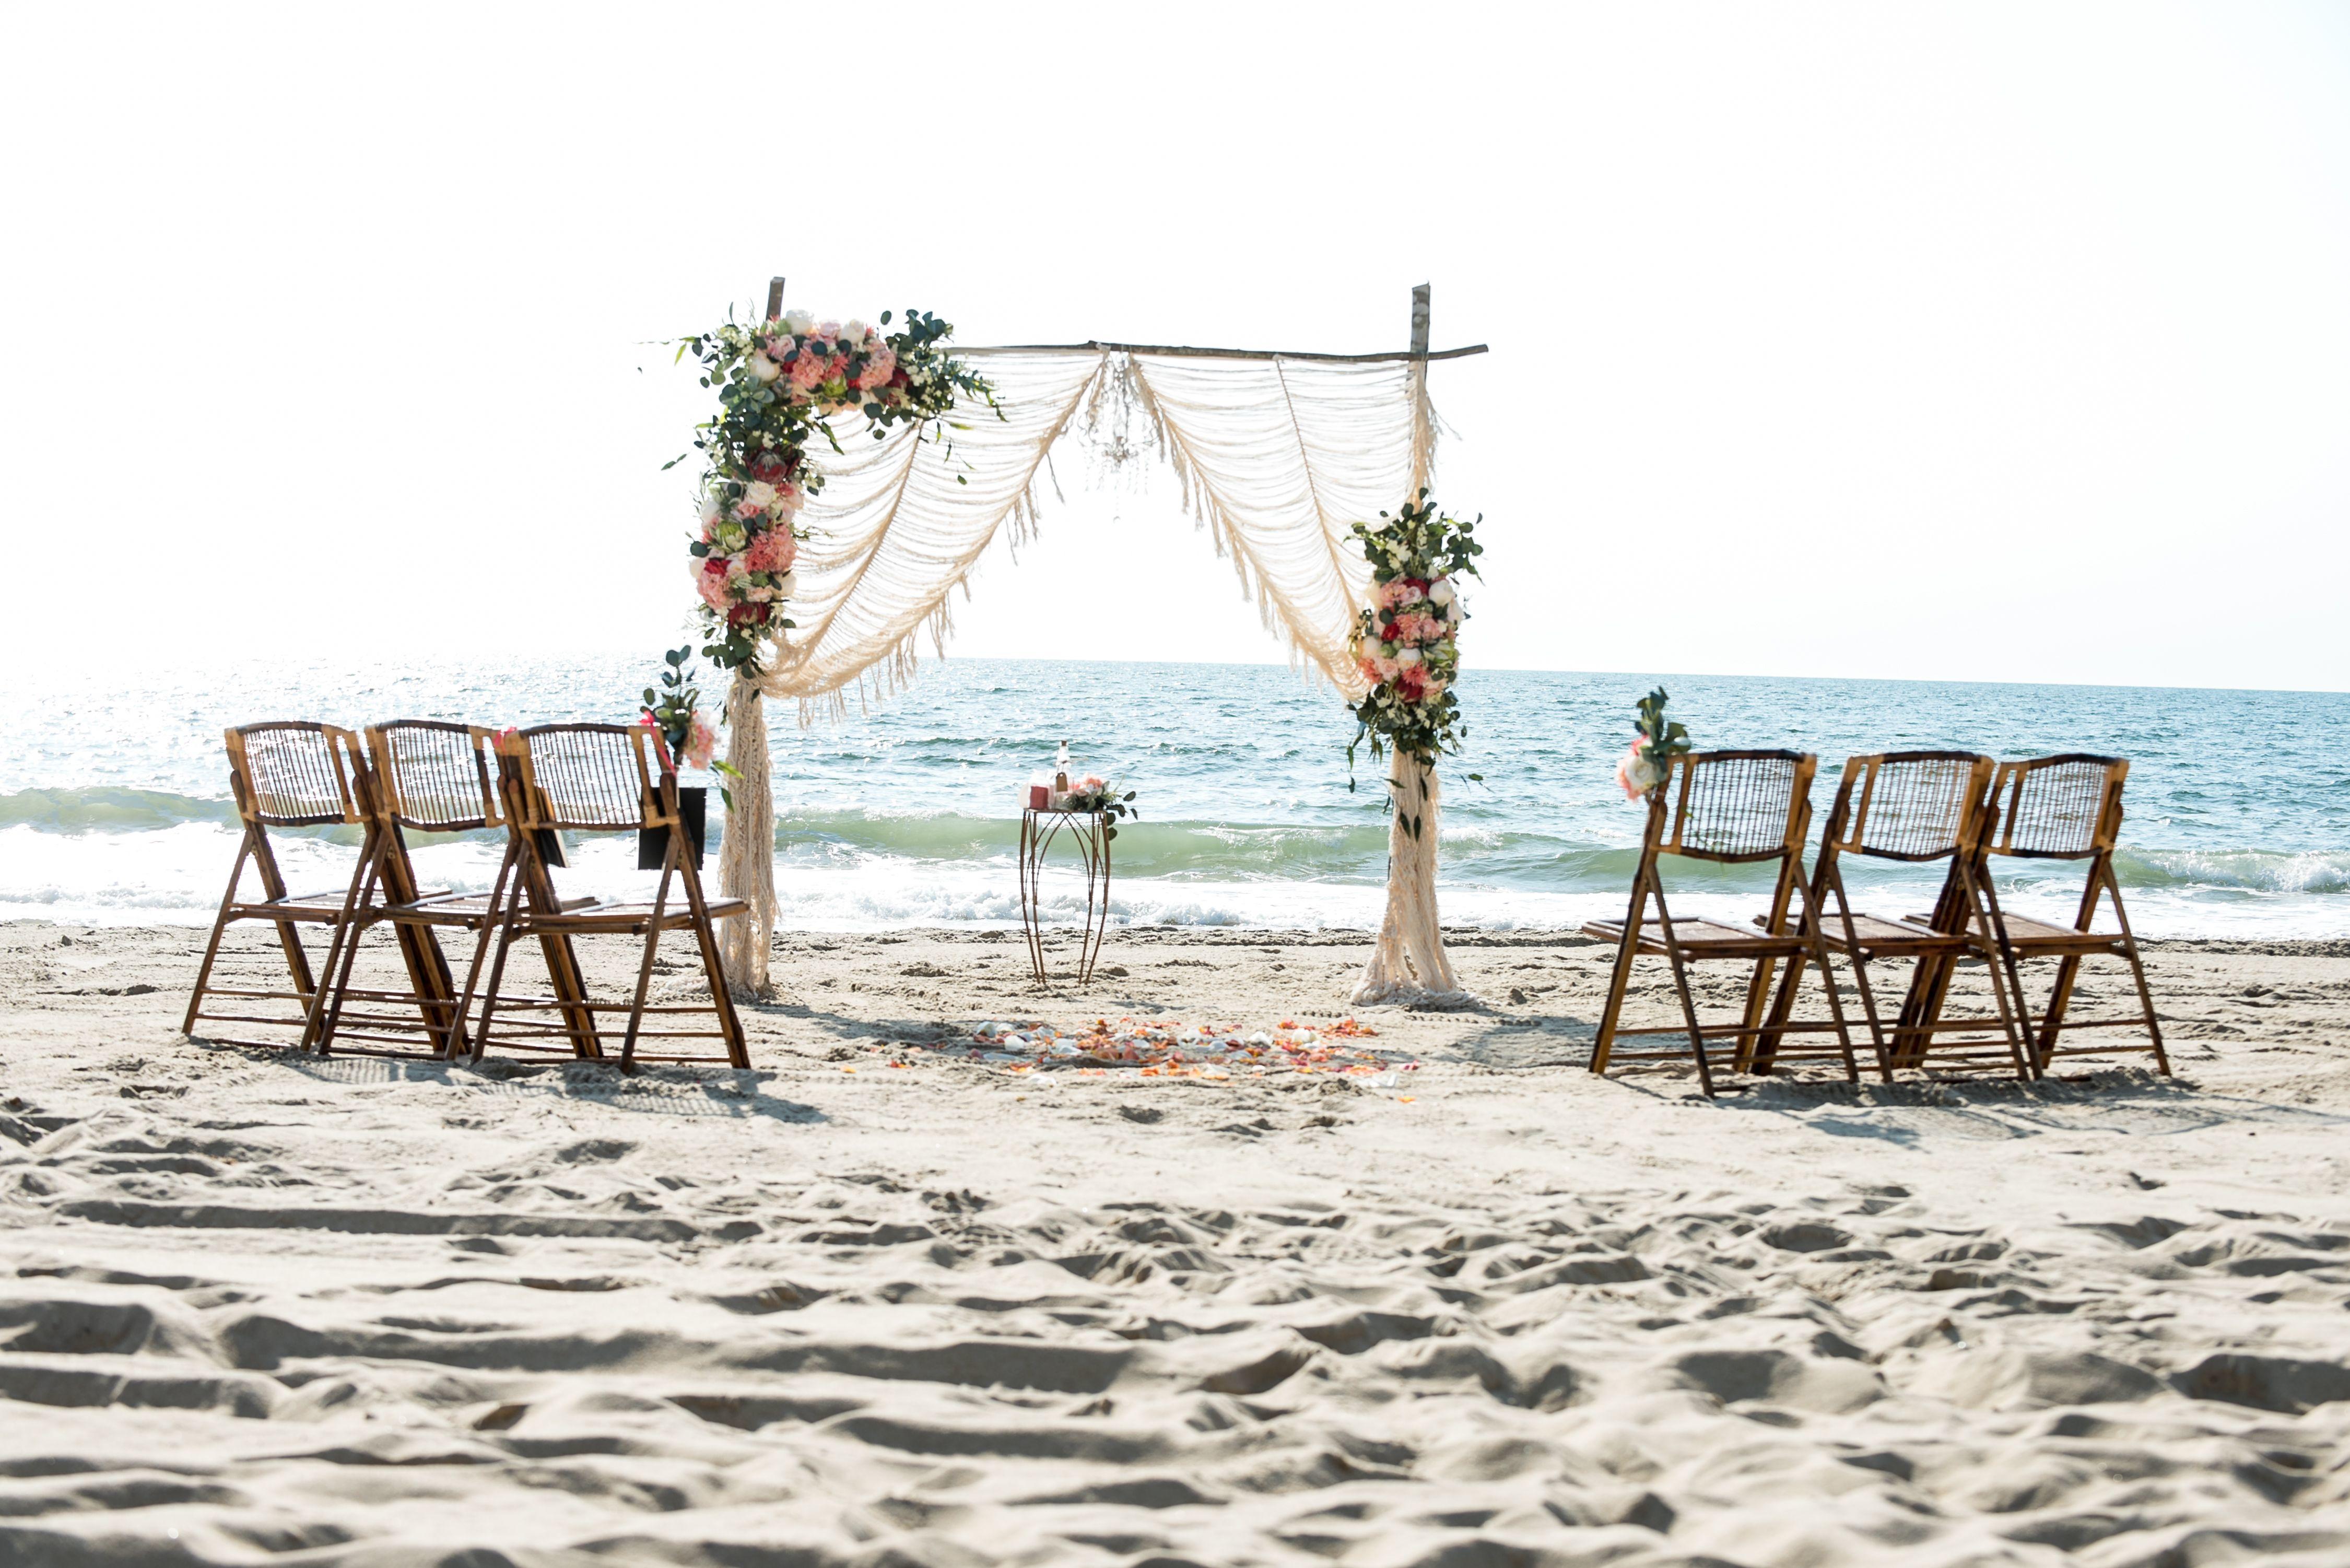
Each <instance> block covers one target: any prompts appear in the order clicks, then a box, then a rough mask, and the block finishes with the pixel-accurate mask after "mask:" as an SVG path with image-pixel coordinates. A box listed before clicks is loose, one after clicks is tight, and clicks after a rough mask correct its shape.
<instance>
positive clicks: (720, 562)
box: [702, 556, 726, 577]
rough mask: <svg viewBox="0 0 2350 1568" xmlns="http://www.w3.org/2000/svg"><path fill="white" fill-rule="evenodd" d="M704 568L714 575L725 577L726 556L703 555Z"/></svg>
mask: <svg viewBox="0 0 2350 1568" xmlns="http://www.w3.org/2000/svg"><path fill="white" fill-rule="evenodd" d="M702 570H703V571H704V572H706V573H708V574H709V575H710V576H713V577H723V576H725V575H726V557H725V556H702Z"/></svg>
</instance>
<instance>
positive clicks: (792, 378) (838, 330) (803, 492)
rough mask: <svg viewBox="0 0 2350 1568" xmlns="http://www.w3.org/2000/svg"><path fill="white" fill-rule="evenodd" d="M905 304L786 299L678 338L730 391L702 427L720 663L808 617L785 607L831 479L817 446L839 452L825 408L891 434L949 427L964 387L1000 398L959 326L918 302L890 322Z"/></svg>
mask: <svg viewBox="0 0 2350 1568" xmlns="http://www.w3.org/2000/svg"><path fill="white" fill-rule="evenodd" d="M893 314H894V313H893V312H890V311H887V310H885V311H883V312H882V313H881V321H880V325H879V326H878V327H874V326H868V325H866V324H865V323H864V322H861V321H850V322H847V323H846V324H843V323H840V322H837V321H824V322H819V321H816V319H815V318H814V317H812V316H810V315H809V313H808V312H806V311H804V310H795V311H788V312H786V313H785V314H784V315H783V316H781V317H777V318H775V319H773V320H770V321H765V322H763V323H761V324H759V325H757V326H755V327H750V326H743V325H741V324H739V323H736V322H733V321H729V322H728V323H727V324H726V325H725V326H723V327H719V328H717V329H716V330H715V331H712V332H704V333H702V334H699V335H698V336H695V337H688V338H686V339H684V340H683V341H682V342H681V343H680V344H679V345H678V349H677V357H678V358H680V359H682V358H685V356H686V355H687V354H688V353H691V354H692V355H693V356H694V358H696V359H698V360H700V361H701V364H702V385H703V386H704V387H708V388H711V389H714V390H715V391H716V392H717V393H718V412H717V413H716V414H715V415H714V416H713V417H712V418H711V419H710V420H708V421H704V422H703V423H702V424H701V425H700V426H698V427H696V429H695V431H694V436H693V444H694V445H695V446H696V447H698V448H700V449H701V451H702V457H703V459H704V467H703V470H702V528H701V533H700V535H699V536H698V537H696V538H695V539H694V541H693V542H692V544H691V545H689V546H688V548H689V549H690V551H691V554H692V556H693V583H694V589H695V591H696V592H697V593H699V594H700V595H701V596H702V630H703V635H704V637H705V639H707V641H706V644H705V646H704V647H703V648H702V654H703V656H704V657H705V658H707V659H710V660H711V661H712V663H714V664H716V665H718V666H719V667H720V668H721V669H723V670H735V669H740V668H741V667H742V666H743V665H746V664H753V663H754V662H755V661H756V660H757V659H758V658H759V655H760V653H761V651H762V649H764V647H765V646H766V645H767V644H768V643H769V642H770V641H771V640H772V639H775V637H776V636H777V635H779V634H780V633H782V632H784V631H785V630H787V629H789V628H792V627H793V626H795V624H796V623H795V622H794V621H793V620H792V619H791V618H790V617H789V615H788V613H787V607H788V606H789V604H790V602H791V599H792V597H793V595H794V593H795V591H796V590H797V588H798V587H799V579H798V577H797V576H796V575H795V573H794V572H793V570H792V564H793V562H794V560H795V558H796V557H797V556H798V555H799V545H800V541H801V540H803V539H805V538H806V536H807V535H806V530H805V529H802V528H800V527H798V526H797V524H795V521H794V520H795V518H796V517H797V516H798V515H799V512H800V509H801V508H802V507H803V506H805V505H806V504H807V501H808V498H809V497H810V496H812V495H814V494H816V493H817V492H819V491H821V490H822V489H823V488H824V475H823V474H822V473H820V472H816V470H815V469H814V468H812V467H810V466H809V465H808V462H807V449H808V446H809V444H810V442H811V441H813V440H814V439H815V438H816V436H818V435H821V436H822V437H823V438H824V440H825V441H826V443H827V445H829V446H831V448H832V449H833V450H834V451H835V452H838V451H839V450H840V443H839V442H838V441H837V440H836V439H835V438H834V435H833V431H832V428H831V427H830V426H829V425H828V424H827V423H826V422H825V421H826V418H827V416H828V415H832V414H838V413H861V414H863V415H864V417H865V420H866V422H867V428H868V429H869V430H870V431H872V434H873V439H874V440H876V441H879V440H880V439H881V438H882V437H884V436H886V435H887V434H888V433H889V430H890V427H892V426H894V425H904V424H928V425H930V426H931V427H932V430H931V434H932V435H933V436H942V435H943V427H944V425H945V423H946V415H947V414H948V413H949V412H950V411H951V410H952V409H953V408H954V405H955V401H956V400H957V399H958V398H962V399H969V400H975V401H983V402H984V403H986V404H987V406H988V407H990V408H994V407H995V393H994V389H993V387H991V386H990V385H989V384H988V382H987V381H986V379H984V378H983V377H982V376H980V375H979V374H978V373H977V372H976V371H974V370H972V369H971V367H970V366H969V365H968V364H966V363H965V362H964V361H962V359H959V358H956V357H955V356H954V355H952V354H951V353H949V352H948V351H947V349H946V348H945V347H944V344H945V341H946V339H947V338H948V337H949V336H951V334H952V333H953V331H954V327H952V326H951V324H949V323H947V322H944V321H941V320H940V319H939V318H938V317H935V316H932V315H930V314H928V313H927V312H924V311H920V310H910V311H908V312H907V313H906V317H905V320H904V322H903V324H902V325H901V326H900V327H899V328H898V330H896V331H894V332H886V331H884V330H883V328H885V327H889V323H890V319H891V317H892V316H893ZM1002 412H1003V410H997V416H998V417H999V418H1001V417H1002ZM687 455H689V454H685V453H681V454H680V455H678V456H677V457H675V458H672V459H671V460H670V462H667V463H664V464H663V465H662V466H663V467H664V468H674V467H676V466H677V464H679V463H681V462H684V461H685V458H686V456H687ZM956 482H957V483H962V476H961V475H960V474H958V475H957V476H956Z"/></svg>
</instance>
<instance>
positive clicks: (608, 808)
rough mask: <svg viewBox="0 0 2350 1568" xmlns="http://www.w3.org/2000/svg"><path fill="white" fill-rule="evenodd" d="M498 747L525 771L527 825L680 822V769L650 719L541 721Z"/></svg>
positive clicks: (583, 828)
mask: <svg viewBox="0 0 2350 1568" xmlns="http://www.w3.org/2000/svg"><path fill="white" fill-rule="evenodd" d="M499 749H500V751H501V752H502V753H503V754H504V755H505V756H506V757H508V758H510V759H512V760H513V762H514V763H515V767H516V768H517V769H518V770H519V771H520V773H521V775H522V786H523V787H522V789H521V791H520V794H519V803H518V806H517V809H518V812H519V824H520V826H523V827H525V828H530V829H534V830H536V829H539V828H562V829H566V830H568V831H571V832H577V833H616V832H620V831H622V830H625V829H628V828H635V827H662V826H675V825H676V822H677V816H676V813H675V810H674V808H673V807H672V806H671V805H670V804H669V803H670V802H671V799H673V798H674V793H675V792H674V787H673V785H674V781H675V779H676V777H677V774H676V771H675V770H674V769H673V768H672V767H671V765H670V759H669V748H668V747H666V746H664V745H662V744H661V740H660V731H658V730H655V729H654V728H653V727H652V726H651V725H650V724H541V725H539V726H538V727H537V728H536V729H530V730H510V731H508V732H506V733H505V734H504V736H502V737H501V738H500V741H499Z"/></svg>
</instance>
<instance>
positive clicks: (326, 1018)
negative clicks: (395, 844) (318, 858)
mask: <svg viewBox="0 0 2350 1568" xmlns="http://www.w3.org/2000/svg"><path fill="white" fill-rule="evenodd" d="M375 874H376V867H375V866H374V865H373V864H369V866H368V867H367V879H366V881H365V882H364V883H362V884H361V886H360V888H359V901H358V904H357V907H356V909H354V906H353V904H352V901H351V900H350V899H349V898H345V899H344V900H343V913H342V918H341V919H338V920H337V921H336V922H335V934H334V938H333V940H330V941H328V944H327V979H328V985H327V987H326V988H325V989H324V990H322V991H321V992H319V993H318V1000H319V1001H320V1002H324V1003H326V1005H325V1006H323V1007H316V1006H314V1007H313V1008H312V1009H311V1010H310V1022H309V1023H308V1024H307V1026H306V1027H305V1028H304V1029H303V1031H302V1044H303V1045H304V1047H305V1048H306V1049H310V1050H315V1051H317V1053H318V1054H319V1055H321V1056H325V1055H327V1054H329V1053H330V1051H331V1049H332V1044H331V1043H332V1041H333V1040H334V1038H335V1031H336V1030H337V1029H338V1028H339V1027H340V1026H341V1024H342V1022H343V998H344V996H345V995H346V994H347V993H348V992H349V990H350V986H351V971H352V969H353V968H354V967H355V966H356V965H357V964H358V962H359V937H360V936H361V934H362V933H363V930H364V928H363V926H362V925H361V924H360V922H359V918H358V911H363V910H364V909H366V908H367V906H368V905H369V903H371V902H373V901H374V898H375V887H376V875H375ZM428 1016H429V1015H428Z"/></svg>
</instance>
